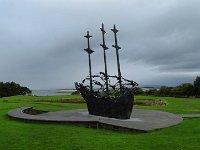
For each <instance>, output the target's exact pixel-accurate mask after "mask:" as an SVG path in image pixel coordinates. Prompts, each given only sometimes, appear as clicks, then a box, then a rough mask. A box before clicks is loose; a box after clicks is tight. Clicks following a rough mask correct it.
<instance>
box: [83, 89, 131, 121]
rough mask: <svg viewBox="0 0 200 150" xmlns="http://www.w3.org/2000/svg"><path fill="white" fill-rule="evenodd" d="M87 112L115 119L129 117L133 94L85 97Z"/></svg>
mask: <svg viewBox="0 0 200 150" xmlns="http://www.w3.org/2000/svg"><path fill="white" fill-rule="evenodd" d="M84 99H85V101H86V103H87V108H88V112H89V114H91V115H97V116H104V117H111V118H117V119H129V118H130V116H131V113H132V109H133V99H134V98H133V95H132V94H128V93H125V94H122V95H121V96H120V97H118V98H116V99H114V98H107V97H98V98H96V97H93V98H92V97H85V98H84Z"/></svg>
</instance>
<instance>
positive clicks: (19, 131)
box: [0, 96, 200, 150]
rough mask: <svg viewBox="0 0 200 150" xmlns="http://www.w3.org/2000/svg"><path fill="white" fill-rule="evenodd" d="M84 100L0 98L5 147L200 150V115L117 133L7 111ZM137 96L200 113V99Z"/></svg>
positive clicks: (174, 109) (1, 145)
mask: <svg viewBox="0 0 200 150" xmlns="http://www.w3.org/2000/svg"><path fill="white" fill-rule="evenodd" d="M73 98H74V99H80V98H81V97H80V96H55V97H28V96H14V97H9V98H1V99H0V149H1V150H10V149H18V150H32V149H34V150H40V149H41V150H44V149H45V150H46V149H48V150H55V149H58V150H62V149H63V150H66V149H67V150H68V149H69V150H78V149H81V150H82V149H85V150H87V149H88V150H91V149H95V150H96V149H97V150H104V149H105V150H106V149H116V150H130V149H134V150H149V149H152V150H154V149H158V150H163V149H165V150H188V149H192V150H199V149H200V145H199V141H200V118H195V119H184V121H183V122H182V123H181V124H178V125H176V126H173V127H169V128H165V129H161V130H158V131H154V132H150V133H129V132H117V131H110V130H106V129H93V128H86V127H83V126H77V125H73V124H61V123H41V122H30V121H22V120H16V119H12V118H9V117H8V116H7V112H8V111H9V110H11V109H14V108H17V107H22V106H34V107H35V108H37V109H41V110H48V111H56V110H68V109H80V108H86V105H85V104H74V103H73V104H70V103H51V102H42V101H40V102H35V101H37V100H44V101H45V100H47V99H48V100H52V101H54V100H59V99H73ZM136 99H142V100H144V99H165V100H166V101H167V102H168V105H167V106H135V108H143V109H157V110H162V111H168V112H173V113H177V114H180V113H200V99H183V98H171V97H149V96H148V97H146V96H136Z"/></svg>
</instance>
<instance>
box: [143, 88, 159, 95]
mask: <svg viewBox="0 0 200 150" xmlns="http://www.w3.org/2000/svg"><path fill="white" fill-rule="evenodd" d="M156 93H157V89H154V88H153V89H149V90H146V91H145V95H156Z"/></svg>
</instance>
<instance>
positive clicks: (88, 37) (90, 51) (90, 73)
mask: <svg viewBox="0 0 200 150" xmlns="http://www.w3.org/2000/svg"><path fill="white" fill-rule="evenodd" d="M84 37H85V38H87V44H88V48H86V49H84V50H85V51H86V52H87V53H88V58H89V75H90V90H93V87H92V67H91V58H90V54H92V53H93V52H94V51H93V50H92V49H90V38H91V37H92V35H90V34H89V31H87V35H85V36H84Z"/></svg>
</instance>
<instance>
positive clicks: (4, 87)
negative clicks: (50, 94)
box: [0, 82, 31, 97]
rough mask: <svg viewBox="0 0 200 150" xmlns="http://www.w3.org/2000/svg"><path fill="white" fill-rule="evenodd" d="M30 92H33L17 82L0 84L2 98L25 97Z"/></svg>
mask: <svg viewBox="0 0 200 150" xmlns="http://www.w3.org/2000/svg"><path fill="white" fill-rule="evenodd" d="M30 92H31V90H30V89H29V88H27V87H23V86H20V85H19V84H17V83H15V82H5V83H3V82H0V97H7V96H14V95H25V94H28V93H30Z"/></svg>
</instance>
